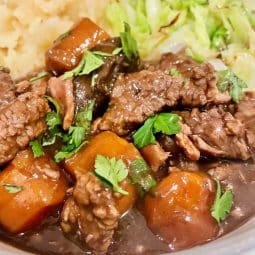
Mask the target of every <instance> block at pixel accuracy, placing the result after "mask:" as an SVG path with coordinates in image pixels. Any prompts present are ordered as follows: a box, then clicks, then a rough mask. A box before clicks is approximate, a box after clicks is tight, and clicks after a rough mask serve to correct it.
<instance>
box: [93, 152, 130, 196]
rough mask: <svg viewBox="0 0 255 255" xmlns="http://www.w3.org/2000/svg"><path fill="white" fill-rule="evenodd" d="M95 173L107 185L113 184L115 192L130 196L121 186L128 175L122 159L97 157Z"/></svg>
mask: <svg viewBox="0 0 255 255" xmlns="http://www.w3.org/2000/svg"><path fill="white" fill-rule="evenodd" d="M95 173H96V175H97V176H100V177H101V178H103V179H104V180H105V181H106V182H107V183H109V184H111V186H112V189H113V191H114V192H117V193H120V194H122V195H128V192H127V191H125V190H123V189H122V188H121V187H120V186H119V183H120V182H122V181H123V180H124V179H125V178H126V177H127V175H128V169H127V167H126V165H125V164H124V162H123V161H122V160H121V159H119V160H117V159H115V158H108V157H105V156H102V155H97V156H96V161H95Z"/></svg>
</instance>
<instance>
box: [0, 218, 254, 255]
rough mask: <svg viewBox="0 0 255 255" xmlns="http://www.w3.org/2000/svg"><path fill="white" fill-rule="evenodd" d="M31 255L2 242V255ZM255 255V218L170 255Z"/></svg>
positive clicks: (0, 254) (0, 251)
mask: <svg viewBox="0 0 255 255" xmlns="http://www.w3.org/2000/svg"><path fill="white" fill-rule="evenodd" d="M27 254H31V253H28V252H24V251H21V250H18V249H16V248H14V247H11V246H9V245H6V244H4V243H2V242H0V255H27ZM174 254H176V255H254V254H255V218H254V219H251V220H250V221H248V222H247V223H246V224H244V225H243V226H242V227H240V228H238V229H236V230H235V231H233V232H231V233H229V234H227V235H225V236H223V237H221V238H219V239H217V240H215V241H212V242H210V243H208V244H204V245H201V246H197V247H194V248H192V249H187V250H185V251H180V252H174V253H171V254H170V255H174Z"/></svg>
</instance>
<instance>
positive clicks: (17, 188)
mask: <svg viewBox="0 0 255 255" xmlns="http://www.w3.org/2000/svg"><path fill="white" fill-rule="evenodd" d="M3 187H4V188H5V189H6V190H7V191H8V192H9V193H11V194H16V193H19V192H20V191H22V190H23V187H22V186H16V185H11V184H3Z"/></svg>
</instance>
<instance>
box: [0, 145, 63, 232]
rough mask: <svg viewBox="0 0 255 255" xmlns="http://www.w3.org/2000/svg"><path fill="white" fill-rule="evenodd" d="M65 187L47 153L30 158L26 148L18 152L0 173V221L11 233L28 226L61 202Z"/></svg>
mask: <svg viewBox="0 0 255 255" xmlns="http://www.w3.org/2000/svg"><path fill="white" fill-rule="evenodd" d="M8 185H9V187H14V188H16V189H18V190H16V191H15V190H14V191H13V190H10V188H8ZM10 185H11V186H10ZM67 188H68V185H67V181H66V179H65V178H64V177H63V176H62V174H61V172H60V169H59V167H58V166H57V165H56V164H55V162H54V161H53V160H51V159H50V158H49V157H48V156H43V157H40V158H34V156H33V153H32V152H31V151H30V150H29V149H27V150H23V151H21V152H19V153H18V154H17V155H16V157H15V158H14V160H13V161H12V162H11V163H9V165H8V166H7V167H6V168H5V169H4V170H3V171H2V172H1V173H0V198H1V199H0V225H2V226H3V227H4V228H5V229H6V230H7V231H9V232H11V233H19V232H23V231H26V230H28V229H29V228H32V227H33V226H35V225H36V224H38V223H40V222H41V220H42V219H43V218H44V217H45V216H46V215H47V214H48V213H49V212H50V211H51V210H53V209H54V208H56V207H57V206H59V205H60V204H61V203H62V202H63V200H64V197H65V193H66V190H67ZM12 192H14V193H12Z"/></svg>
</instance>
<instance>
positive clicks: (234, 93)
mask: <svg viewBox="0 0 255 255" xmlns="http://www.w3.org/2000/svg"><path fill="white" fill-rule="evenodd" d="M218 78H219V79H218V83H217V87H218V89H219V90H220V91H221V92H225V91H229V94H230V96H231V98H232V100H233V101H234V102H235V103H239V101H240V100H241V99H242V97H243V95H244V92H243V89H244V88H247V87H248V86H247V84H246V83H245V82H244V81H243V80H241V79H240V78H238V77H237V76H236V75H235V74H234V72H233V71H232V70H231V69H226V70H223V71H219V72H218Z"/></svg>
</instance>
